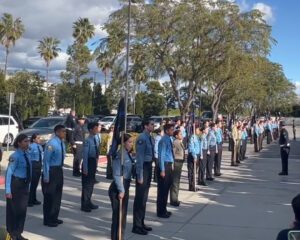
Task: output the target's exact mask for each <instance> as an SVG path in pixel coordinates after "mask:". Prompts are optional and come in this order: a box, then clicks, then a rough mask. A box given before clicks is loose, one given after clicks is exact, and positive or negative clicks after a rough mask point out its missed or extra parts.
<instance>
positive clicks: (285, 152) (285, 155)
mask: <svg viewBox="0 0 300 240" xmlns="http://www.w3.org/2000/svg"><path fill="white" fill-rule="evenodd" d="M289 154H290V147H281V148H280V156H281V165H282V172H283V173H286V174H288V173H289V170H288V164H289Z"/></svg>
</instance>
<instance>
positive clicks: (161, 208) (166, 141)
mask: <svg viewBox="0 0 300 240" xmlns="http://www.w3.org/2000/svg"><path fill="white" fill-rule="evenodd" d="M164 130H165V135H164V136H163V137H162V138H161V140H160V142H159V144H158V162H159V172H160V174H159V176H158V183H157V201H156V214H157V217H159V218H169V217H170V216H171V215H172V213H171V212H169V211H167V203H168V195H169V191H170V187H171V184H172V181H173V167H174V166H173V164H174V160H175V158H174V152H173V139H172V136H173V135H174V125H172V124H167V125H166V126H165V127H164Z"/></svg>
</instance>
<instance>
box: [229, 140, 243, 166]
mask: <svg viewBox="0 0 300 240" xmlns="http://www.w3.org/2000/svg"><path fill="white" fill-rule="evenodd" d="M240 148H241V141H240V140H236V142H235V144H234V147H233V150H232V152H231V165H235V164H236V163H237V162H239V160H240V150H241V149H240Z"/></svg>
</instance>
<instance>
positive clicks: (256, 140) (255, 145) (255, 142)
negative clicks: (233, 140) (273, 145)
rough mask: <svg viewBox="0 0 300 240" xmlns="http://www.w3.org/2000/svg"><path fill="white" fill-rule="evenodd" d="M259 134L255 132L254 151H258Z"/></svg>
mask: <svg viewBox="0 0 300 240" xmlns="http://www.w3.org/2000/svg"><path fill="white" fill-rule="evenodd" d="M258 139H259V136H257V134H256V133H254V139H253V140H254V152H258V146H259V143H258V142H259V140H258Z"/></svg>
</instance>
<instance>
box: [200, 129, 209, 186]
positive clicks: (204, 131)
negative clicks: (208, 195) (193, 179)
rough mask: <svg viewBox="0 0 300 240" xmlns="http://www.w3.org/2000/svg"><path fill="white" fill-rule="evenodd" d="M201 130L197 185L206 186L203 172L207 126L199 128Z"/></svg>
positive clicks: (206, 144) (204, 170) (204, 168)
mask: <svg viewBox="0 0 300 240" xmlns="http://www.w3.org/2000/svg"><path fill="white" fill-rule="evenodd" d="M201 131H202V136H201V151H200V170H199V177H198V185H202V186H207V184H206V182H205V173H206V168H207V152H208V141H207V135H208V132H209V128H208V127H205V126H204V127H203V128H202V129H201Z"/></svg>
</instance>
